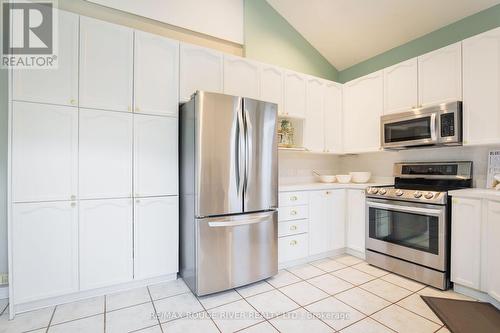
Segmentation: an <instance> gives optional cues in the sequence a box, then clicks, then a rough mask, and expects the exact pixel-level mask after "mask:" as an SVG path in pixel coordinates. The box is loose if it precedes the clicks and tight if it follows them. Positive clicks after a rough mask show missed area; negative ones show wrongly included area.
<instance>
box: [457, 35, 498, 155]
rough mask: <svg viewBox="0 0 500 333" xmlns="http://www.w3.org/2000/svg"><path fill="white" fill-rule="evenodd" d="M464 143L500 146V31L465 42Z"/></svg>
mask: <svg viewBox="0 0 500 333" xmlns="http://www.w3.org/2000/svg"><path fill="white" fill-rule="evenodd" d="M463 80H464V82H463V84H464V104H463V113H464V115H463V119H464V144H471V145H479V144H498V143H500V98H499V91H500V28H497V29H494V30H491V31H487V32H485V33H482V34H480V35H477V36H474V37H471V38H469V39H466V40H464V41H463Z"/></svg>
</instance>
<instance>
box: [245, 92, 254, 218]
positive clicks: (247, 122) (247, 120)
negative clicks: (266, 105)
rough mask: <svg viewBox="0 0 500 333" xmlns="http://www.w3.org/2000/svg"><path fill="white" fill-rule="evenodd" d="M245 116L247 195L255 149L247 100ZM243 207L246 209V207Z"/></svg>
mask: <svg viewBox="0 0 500 333" xmlns="http://www.w3.org/2000/svg"><path fill="white" fill-rule="evenodd" d="M243 116H244V119H245V180H244V182H243V193H244V195H246V193H247V188H248V182H249V181H250V180H249V178H250V177H249V175H250V172H251V170H250V167H251V163H250V156H252V155H251V152H252V149H253V144H252V142H253V138H252V123H251V122H250V118H249V116H248V110H247V109H246V108H245V102H243ZM243 209H245V210H246V208H245V207H243Z"/></svg>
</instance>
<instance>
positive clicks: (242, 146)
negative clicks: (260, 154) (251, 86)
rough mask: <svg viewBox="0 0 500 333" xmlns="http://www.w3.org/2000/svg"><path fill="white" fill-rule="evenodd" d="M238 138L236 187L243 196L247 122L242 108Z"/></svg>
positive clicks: (238, 125)
mask: <svg viewBox="0 0 500 333" xmlns="http://www.w3.org/2000/svg"><path fill="white" fill-rule="evenodd" d="M237 116H238V123H237V132H238V133H237V137H236V150H237V153H236V154H235V155H236V156H235V157H236V186H237V188H238V194H239V195H241V196H242V199H243V191H244V186H245V185H244V184H245V179H246V176H245V154H246V142H245V141H246V137H245V121H244V119H243V112H242V107H240V109H239V110H238V115H237Z"/></svg>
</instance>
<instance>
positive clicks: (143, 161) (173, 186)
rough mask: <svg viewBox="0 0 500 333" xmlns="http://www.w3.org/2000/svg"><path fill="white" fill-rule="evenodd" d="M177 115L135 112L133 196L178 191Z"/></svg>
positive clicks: (171, 193)
mask: <svg viewBox="0 0 500 333" xmlns="http://www.w3.org/2000/svg"><path fill="white" fill-rule="evenodd" d="M177 122H178V119H177V118H173V117H160V116H150V115H138V114H135V115H134V196H135V197H151V196H166V195H178V194H179V192H178V179H179V176H178V134H177V128H178V124H177Z"/></svg>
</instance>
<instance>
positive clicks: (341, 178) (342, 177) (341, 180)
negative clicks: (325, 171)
mask: <svg viewBox="0 0 500 333" xmlns="http://www.w3.org/2000/svg"><path fill="white" fill-rule="evenodd" d="M351 178H352V177H351V175H337V181H338V182H339V183H341V184H347V183H349V182H350V181H351Z"/></svg>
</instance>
